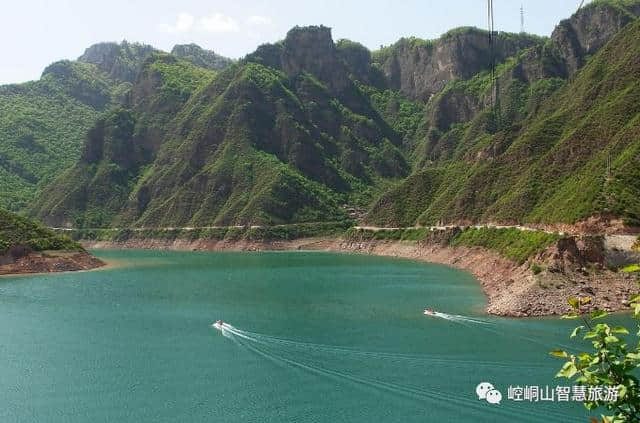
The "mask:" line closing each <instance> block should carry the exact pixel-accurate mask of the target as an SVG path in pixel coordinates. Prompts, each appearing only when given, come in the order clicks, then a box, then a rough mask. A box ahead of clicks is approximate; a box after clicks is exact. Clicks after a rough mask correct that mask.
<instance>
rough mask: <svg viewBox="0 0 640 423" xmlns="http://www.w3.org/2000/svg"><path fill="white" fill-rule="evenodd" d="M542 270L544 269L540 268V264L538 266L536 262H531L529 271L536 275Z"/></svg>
mask: <svg viewBox="0 0 640 423" xmlns="http://www.w3.org/2000/svg"><path fill="white" fill-rule="evenodd" d="M543 270H544V269H543V268H542V266H540V265H539V264H538V263H533V264H532V265H531V272H532V273H533V274H534V275H538V274H540V273H541V272H542V271H543Z"/></svg>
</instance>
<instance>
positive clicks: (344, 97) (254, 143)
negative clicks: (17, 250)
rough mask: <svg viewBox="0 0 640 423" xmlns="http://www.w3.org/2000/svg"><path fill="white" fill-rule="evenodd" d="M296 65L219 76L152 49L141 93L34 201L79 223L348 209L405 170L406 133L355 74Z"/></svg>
mask: <svg viewBox="0 0 640 423" xmlns="http://www.w3.org/2000/svg"><path fill="white" fill-rule="evenodd" d="M310 31H312V32H314V33H315V36H318V37H325V41H326V40H327V39H328V43H327V46H328V48H329V50H328V51H327V52H326V53H327V57H325V60H335V51H334V45H333V43H332V42H331V39H330V33H329V32H328V30H327V29H320V28H319V29H310ZM327 37H328V38H327ZM288 39H289V41H290V42H292V41H291V40H290V38H288ZM286 42H287V41H285V43H286ZM290 47H291V48H292V49H293V51H294V54H297V52H299V51H300V50H297V51H296V49H300V48H301V46H299V45H296V43H295V42H293V44H292V45H290ZM159 63H161V65H160V64H159ZM300 66H301V67H300V68H298V69H296V71H295V72H292V73H290V74H289V75H287V74H286V73H285V72H283V71H281V70H277V69H274V68H267V67H265V66H263V65H261V64H258V63H254V62H253V61H252V60H247V61H244V62H243V63H241V64H238V65H235V66H232V67H231V68H229V69H227V70H225V71H224V72H222V73H221V74H219V75H217V76H216V77H215V78H214V79H212V78H213V74H212V73H210V74H208V76H202V70H201V68H197V67H195V66H192V65H190V64H188V63H186V62H182V61H176V60H168V58H167V57H157V58H155V60H150V61H149V62H148V63H147V64H146V65H145V69H144V70H143V74H142V77H141V78H139V80H138V84H136V86H135V87H134V88H133V92H134V93H139V97H138V98H139V99H140V102H138V103H136V95H135V94H134V95H132V99H133V100H132V102H131V104H129V105H128V108H127V109H120V110H116V111H111V112H109V113H108V114H107V115H106V117H105V118H104V119H102V120H100V122H99V124H98V125H97V126H96V127H94V128H93V129H92V130H91V132H90V135H89V140H88V142H87V148H86V150H85V154H84V156H83V158H82V160H81V161H80V162H79V163H78V165H77V166H76V167H74V168H73V169H71V170H69V171H68V172H67V173H65V174H64V175H63V176H62V177H61V178H60V179H59V180H58V181H56V183H54V184H53V185H51V187H50V188H49V189H47V190H46V191H45V192H44V193H43V195H42V196H41V199H40V200H39V201H38V202H37V203H36V207H35V208H34V211H35V213H36V214H37V215H39V216H41V217H42V218H44V219H45V220H46V221H47V222H49V223H57V224H63V223H65V224H66V223H72V224H75V225H80V226H92V225H96V226H100V225H104V224H113V225H119V224H130V225H144V226H152V225H156V226H170V225H213V224H216V225H218V224H224V225H229V224H246V223H252V224H273V223H289V222H315V221H327V220H342V219H345V218H346V214H345V211H344V210H343V208H342V207H341V204H342V203H343V202H349V203H355V204H366V203H367V202H369V201H370V200H371V198H372V196H373V195H374V192H375V189H376V187H377V186H379V185H384V184H385V181H387V180H393V179H397V178H401V177H403V176H405V175H406V174H407V171H408V164H407V162H406V160H405V158H404V157H403V154H402V152H401V150H400V148H399V147H398V146H399V145H401V144H402V139H401V136H400V135H399V133H398V132H396V131H394V130H393V129H392V128H391V127H389V125H387V124H386V122H385V121H384V120H383V119H382V118H381V117H380V115H379V114H378V112H377V111H376V109H375V108H374V106H373V105H371V103H370V101H369V98H368V96H367V94H366V93H364V92H363V91H362V90H360V89H359V88H358V87H357V86H356V85H355V84H354V83H352V82H351V80H349V79H348V78H347V79H342V80H341V81H339V83H335V85H334V81H332V80H325V81H321V80H320V79H318V77H316V76H314V75H312V74H311V73H309V72H307V70H309V71H312V72H316V74H320V73H319V72H317V71H318V68H317V67H314V64H310V65H309V64H301V65H300ZM160 68H162V72H159V71H158V70H159V69H160ZM178 68H180V69H178ZM189 72H191V73H193V74H197V75H198V78H192V81H194V83H193V84H188V83H186V81H185V80H184V77H185V75H187V74H188V73H189ZM174 76H176V77H177V76H180V79H175V80H173V82H171V84H177V85H175V86H174V87H173V88H175V89H173V88H172V89H171V90H169V92H168V91H167V89H166V86H167V85H168V84H169V81H170V80H172V78H173V77H174ZM201 76H202V77H201ZM340 78H345V75H344V74H343V75H340ZM187 79H188V78H187ZM178 93H180V95H178ZM167 95H171V98H170V99H169V98H165V97H166V96H167ZM345 104H351V105H354V106H353V107H354V109H355V110H354V109H352V108H349V107H347V106H346V105H345ZM169 105H171V108H172V110H171V111H170V112H169V113H167V114H166V117H167V119H160V120H159V121H158V120H157V116H159V115H161V113H159V112H161V111H162V110H163V108H165V107H167V106H169ZM154 119H155V120H154ZM154 134H157V135H158V136H159V137H156V136H154ZM160 134H163V136H162V135H160ZM119 146H123V148H125V149H126V151H127V152H128V154H119V153H118V151H119V148H120V147H119ZM145 146H152V148H151V150H149V153H148V154H147V153H145V151H146V147H145ZM93 151H99V152H100V154H98V153H95V154H94V153H93ZM138 151H140V154H138V153H137V152H138ZM133 152H135V153H133ZM132 153H133V154H132Z"/></svg>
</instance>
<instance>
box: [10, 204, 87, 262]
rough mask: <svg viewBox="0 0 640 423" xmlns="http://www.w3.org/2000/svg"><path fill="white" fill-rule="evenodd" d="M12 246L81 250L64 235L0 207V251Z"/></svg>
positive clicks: (38, 249)
mask: <svg viewBox="0 0 640 423" xmlns="http://www.w3.org/2000/svg"><path fill="white" fill-rule="evenodd" d="M12 247H28V248H30V249H32V250H35V251H45V250H82V247H80V246H79V245H78V244H76V243H75V242H73V241H71V240H70V239H69V238H67V237H66V236H61V235H57V234H55V233H54V232H53V231H51V230H49V229H47V228H45V227H44V226H41V225H39V224H37V223H35V222H34V221H32V220H30V219H27V218H25V217H22V216H18V215H16V214H13V213H10V212H8V211H6V210H3V209H0V253H5V252H6V251H7V250H9V249H11V248H12Z"/></svg>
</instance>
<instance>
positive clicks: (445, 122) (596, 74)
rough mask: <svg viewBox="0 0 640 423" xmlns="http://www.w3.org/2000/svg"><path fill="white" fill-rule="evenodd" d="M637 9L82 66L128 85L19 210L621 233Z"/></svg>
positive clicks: (628, 182) (630, 153)
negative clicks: (544, 32)
mask: <svg viewBox="0 0 640 423" xmlns="http://www.w3.org/2000/svg"><path fill="white" fill-rule="evenodd" d="M638 5H640V1H637V0H625V1H619V0H599V1H595V2H592V3H591V4H590V5H589V6H587V7H584V8H582V9H581V10H580V11H578V12H577V13H576V14H574V15H573V16H572V17H571V18H569V19H568V20H565V21H563V22H561V23H560V24H559V25H558V27H557V28H556V30H555V31H554V33H553V34H552V36H551V37H550V38H541V37H535V36H530V35H527V34H508V33H497V34H493V36H492V37H491V39H492V41H491V42H490V41H489V38H490V37H489V34H488V33H487V32H485V31H482V30H478V29H474V28H459V29H456V30H452V31H450V32H448V33H447V34H445V35H443V36H442V37H440V38H439V39H437V40H432V41H427V40H419V39H416V38H407V39H402V40H400V41H398V42H397V43H395V44H393V45H391V46H389V47H385V48H382V49H381V50H379V51H375V52H371V51H369V50H367V49H366V48H365V47H363V46H362V45H360V44H358V43H357V42H353V41H350V40H338V41H337V42H334V41H333V39H332V37H331V31H330V29H329V28H326V27H323V26H317V27H295V28H293V29H292V30H291V31H289V32H288V33H287V36H286V38H285V39H284V40H282V41H280V42H277V43H274V44H265V45H262V46H260V47H258V49H257V50H256V51H255V52H254V53H251V54H249V55H247V56H246V57H245V58H244V59H242V60H240V61H238V62H234V63H230V64H227V65H226V66H225V67H223V68H222V69H220V70H215V69H214V68H215V67H216V66H217V65H216V63H217V62H216V60H214V59H215V53H210V54H209V53H206V52H204V51H203V50H202V49H199V48H197V47H195V46H189V45H188V46H177V47H176V48H175V49H174V54H172V55H168V54H166V53H161V52H157V51H151V52H148V54H147V53H145V54H143V55H141V56H144V57H141V59H140V61H139V62H137V61H133V62H131V63H134V64H132V65H131V66H124V65H121V63H129V62H130V61H128V60H125V59H119V57H124V58H126V57H129V53H127V51H129V49H125V50H126V51H125V52H117V54H115V57H116V59H115V60H111V59H109V60H106V59H104V60H102V59H100V60H96V59H94V58H92V59H88V58H85V59H84V60H91V63H89V65H93V66H103V68H102V69H103V70H102V72H104V73H105V74H107V75H108V76H109V77H110V78H114V77H116V76H118V77H120V78H123V77H124V75H128V74H129V73H128V72H127V71H124V70H123V69H135V70H136V71H135V72H137V76H136V78H135V81H134V82H131V81H133V79H131V78H129V82H126V83H130V84H131V85H129V88H128V89H127V90H126V94H125V95H122V96H120V100H119V101H118V102H115V103H113V104H110V105H109V106H108V107H106V108H105V110H104V111H103V112H102V113H101V115H100V117H99V118H98V119H97V120H96V121H95V122H94V124H93V125H92V126H91V128H90V129H89V130H88V132H87V135H86V139H85V141H84V146H83V147H82V148H83V150H82V152H79V153H78V156H79V159H78V161H77V162H76V163H75V165H74V166H72V167H70V168H68V169H67V170H66V171H65V172H64V173H62V174H61V175H60V176H58V177H57V178H56V179H55V180H54V181H53V182H52V183H51V184H50V185H49V186H47V187H46V188H45V189H43V190H42V191H41V192H40V194H39V195H38V198H37V199H36V200H35V201H34V202H32V204H31V205H30V207H29V209H28V210H29V213H31V214H33V215H34V216H37V217H38V218H40V219H41V220H44V221H45V222H47V223H48V224H51V225H55V226H61V225H65V226H78V227H102V226H112V227H127V226H144V227H166V226H170V227H173V226H210V225H273V224H288V223H304V222H322V221H324V222H328V221H343V220H345V219H347V218H350V217H360V216H361V215H362V213H363V212H364V211H365V210H368V213H367V214H366V216H365V217H364V220H365V221H366V222H368V223H371V224H375V225H391V226H407V225H408V226H411V225H415V224H435V223H437V222H439V221H446V222H486V221H496V222H505V223H513V222H526V223H575V222H578V221H581V220H585V219H588V218H592V217H594V216H600V217H606V218H614V219H617V218H621V219H624V221H625V223H626V224H632V225H635V224H637V223H638V216H639V215H640V212H639V211H638V204H637V200H636V199H637V198H638V187H637V184H636V182H635V179H634V178H635V176H636V170H637V168H638V166H637V152H636V148H637V126H638V125H637V119H638V118H637V107H636V105H637V104H639V103H638V101H637V86H638V84H637V75H638V74H639V73H638V69H637V62H636V60H635V57H637V54H636V53H637V51H638V50H637V49H638V46H637V39H638V34H637V27H638V24H637V17H636V16H637V13H638V12H640V7H638ZM118 51H119V50H118ZM135 51H145V52H146V50H144V49H138V50H135ZM112 55H114V54H112ZM88 56H91V57H103V56H100V55H98V54H92V55H88ZM107 56H109V55H106V56H105V57H107ZM110 63H111V64H113V65H106V64H110ZM492 64H496V67H495V69H494V70H493V72H492V71H491V67H492ZM116 65H117V66H116ZM113 69H117V71H116V72H115V73H114V71H113ZM494 76H495V78H494Z"/></svg>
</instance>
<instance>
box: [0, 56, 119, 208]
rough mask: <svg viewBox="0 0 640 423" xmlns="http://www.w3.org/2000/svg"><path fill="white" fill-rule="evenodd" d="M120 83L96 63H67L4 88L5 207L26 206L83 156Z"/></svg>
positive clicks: (0, 188)
mask: <svg viewBox="0 0 640 423" xmlns="http://www.w3.org/2000/svg"><path fill="white" fill-rule="evenodd" d="M115 86H116V85H115V84H114V83H113V82H112V81H111V80H109V79H108V78H107V77H106V75H104V74H103V73H102V72H100V71H99V70H98V69H97V68H96V67H95V66H93V65H90V64H85V63H77V62H69V61H63V62H57V63H54V64H53V65H51V66H49V67H48V68H47V70H45V72H44V74H43V75H42V78H41V79H40V80H38V81H32V82H27V83H25V84H21V85H6V86H2V87H0V207H5V208H8V209H10V210H13V211H17V210H21V209H23V208H24V207H25V206H26V204H27V203H28V202H29V201H30V200H31V199H33V198H34V196H35V194H36V192H37V191H38V190H39V189H41V188H42V187H43V186H44V185H45V184H47V183H49V182H50V181H51V179H52V178H53V177H54V176H56V175H57V174H59V173H60V172H61V171H62V170H64V169H66V168H68V167H69V166H71V165H72V164H73V163H75V162H76V161H77V160H78V158H79V157H80V152H81V150H82V145H83V141H84V138H85V134H86V132H87V130H88V129H89V128H90V127H91V125H92V124H93V122H94V121H95V120H96V118H97V117H98V115H99V113H100V112H101V111H102V110H104V108H106V107H108V105H109V104H110V102H111V96H112V90H114V89H115Z"/></svg>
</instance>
